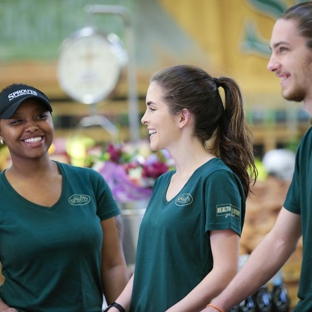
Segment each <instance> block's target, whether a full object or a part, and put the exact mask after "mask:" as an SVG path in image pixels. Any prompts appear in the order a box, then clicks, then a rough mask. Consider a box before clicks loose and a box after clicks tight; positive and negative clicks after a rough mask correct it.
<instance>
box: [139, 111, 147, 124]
mask: <svg viewBox="0 0 312 312" xmlns="http://www.w3.org/2000/svg"><path fill="white" fill-rule="evenodd" d="M141 123H142V124H143V125H147V124H148V121H147V119H146V112H145V113H144V115H143V116H142V118H141Z"/></svg>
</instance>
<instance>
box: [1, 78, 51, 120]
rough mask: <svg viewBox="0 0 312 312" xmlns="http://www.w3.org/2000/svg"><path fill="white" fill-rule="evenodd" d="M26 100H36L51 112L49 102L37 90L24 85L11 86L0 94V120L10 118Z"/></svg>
mask: <svg viewBox="0 0 312 312" xmlns="http://www.w3.org/2000/svg"><path fill="white" fill-rule="evenodd" d="M27 99H36V100H38V101H39V102H41V103H42V104H44V105H45V106H46V107H47V109H48V111H49V112H52V107H51V105H50V100H49V99H48V97H47V96H46V95H45V94H44V93H43V92H41V91H39V90H38V89H36V88H34V87H31V86H28V85H25V84H12V85H11V86H9V87H7V88H6V89H4V90H3V91H2V92H1V94H0V118H3V119H9V118H11V117H12V116H13V115H14V113H15V111H16V110H17V109H18V107H19V106H20V105H21V104H22V103H23V102H24V101H25V100H27Z"/></svg>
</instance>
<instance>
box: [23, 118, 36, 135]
mask: <svg viewBox="0 0 312 312" xmlns="http://www.w3.org/2000/svg"><path fill="white" fill-rule="evenodd" d="M25 129H26V131H30V132H34V131H36V130H38V129H39V127H38V125H37V122H36V120H33V119H29V120H27V122H26V124H25Z"/></svg>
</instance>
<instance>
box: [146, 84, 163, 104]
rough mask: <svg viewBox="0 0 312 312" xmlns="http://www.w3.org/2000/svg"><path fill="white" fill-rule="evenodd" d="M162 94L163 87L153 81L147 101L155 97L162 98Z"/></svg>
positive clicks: (148, 90)
mask: <svg viewBox="0 0 312 312" xmlns="http://www.w3.org/2000/svg"><path fill="white" fill-rule="evenodd" d="M162 94H163V90H162V88H161V86H160V85H159V84H158V83H157V82H155V81H153V82H152V83H151V84H150V85H149V87H148V89H147V94H146V99H147V100H148V99H152V98H154V97H161V96H162Z"/></svg>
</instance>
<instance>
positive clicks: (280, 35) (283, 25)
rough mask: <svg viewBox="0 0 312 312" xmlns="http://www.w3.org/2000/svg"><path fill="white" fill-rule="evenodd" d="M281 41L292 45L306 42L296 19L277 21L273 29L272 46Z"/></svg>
mask: <svg viewBox="0 0 312 312" xmlns="http://www.w3.org/2000/svg"><path fill="white" fill-rule="evenodd" d="M281 43H283V44H289V45H291V46H296V45H298V44H305V38H304V37H302V36H300V34H299V32H298V28H297V22H296V21H294V20H285V19H279V20H277V21H276V23H275V25H274V27H273V31H272V36H271V41H270V46H271V48H273V47H275V46H277V45H278V44H281Z"/></svg>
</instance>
